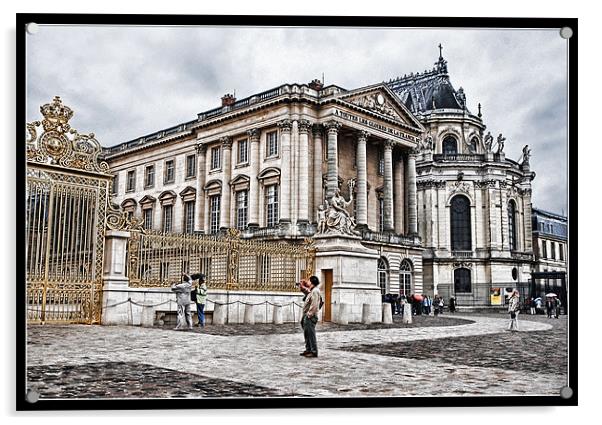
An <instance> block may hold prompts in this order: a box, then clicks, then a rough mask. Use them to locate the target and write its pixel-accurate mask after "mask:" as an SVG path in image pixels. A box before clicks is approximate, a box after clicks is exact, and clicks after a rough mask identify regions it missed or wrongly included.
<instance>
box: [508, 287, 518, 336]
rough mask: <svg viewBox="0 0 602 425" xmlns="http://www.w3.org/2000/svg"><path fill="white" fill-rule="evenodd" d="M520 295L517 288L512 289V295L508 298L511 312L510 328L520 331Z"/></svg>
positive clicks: (510, 329)
mask: <svg viewBox="0 0 602 425" xmlns="http://www.w3.org/2000/svg"><path fill="white" fill-rule="evenodd" d="M518 295H519V294H518V291H517V290H516V289H515V290H514V291H512V296H510V299H509V300H508V313H509V314H510V323H509V324H508V330H509V331H512V332H514V331H518V313H519V308H520V302H519V299H518Z"/></svg>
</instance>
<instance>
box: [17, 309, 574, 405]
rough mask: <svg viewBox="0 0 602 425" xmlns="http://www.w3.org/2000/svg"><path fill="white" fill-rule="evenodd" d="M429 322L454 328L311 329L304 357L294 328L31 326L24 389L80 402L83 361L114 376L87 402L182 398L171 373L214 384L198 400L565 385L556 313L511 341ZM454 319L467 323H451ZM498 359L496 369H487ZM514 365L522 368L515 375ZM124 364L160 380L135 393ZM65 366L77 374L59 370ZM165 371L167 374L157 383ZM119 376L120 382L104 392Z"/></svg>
mask: <svg viewBox="0 0 602 425" xmlns="http://www.w3.org/2000/svg"><path fill="white" fill-rule="evenodd" d="M431 319H432V320H438V321H445V320H450V322H451V323H452V325H451V326H418V327H395V326H393V327H389V328H381V329H364V330H348V331H341V330H339V331H325V330H326V328H327V326H322V325H321V324H318V329H320V328H321V327H322V328H324V329H323V331H322V332H320V333H319V334H318V346H319V348H320V353H319V354H320V356H319V357H318V358H314V359H311V358H310V359H307V358H303V357H300V356H299V355H298V354H299V352H300V351H302V349H303V337H302V335H301V334H299V333H298V332H297V330H294V332H295V333H281V334H276V333H272V334H263V335H240V334H238V335H232V334H231V335H210V334H208V333H207V332H176V331H172V330H168V329H161V328H140V327H125V326H124V327H121V326H116V327H107V326H84V325H70V326H45V327H42V326H32V327H30V328H29V329H28V353H27V356H28V357H27V358H28V366H29V378H30V383H29V385H30V386H31V387H33V388H36V389H38V391H40V392H41V397H42V398H44V397H51V396H54V397H57V396H58V397H66V396H67V394H68V395H69V396H70V397H80V395H79V393H78V392H77V391H75V392H74V390H73V388H80V391H82V394H84V393H85V394H87V396H90V391H92V390H90V391H88V390H85V389H82V388H81V386H79V387H77V386H75V387H74V386H73V384H74V382H77V381H78V380H79V381H81V379H80V378H81V375H82V374H85V373H89V372H86V371H85V369H80V368H79V366H83V365H90V364H96V365H97V366H96V368H97V369H99V368H105V369H114V372H113V371H112V372H110V373H109V372H104V375H103V376H104V378H103V379H100V378H98V379H96V380H94V382H97V381H98V382H100V383H99V385H98V388H97V389H96V390H95V391H96V392H94V391H92V393H93V394H95V396H97V397H113V396H118V394H120V395H119V396H120V397H123V394H124V391H125V390H124V389H123V388H124V387H125V388H131V392H135V393H136V394H138V395H137V396H139V394H140V391H142V392H143V393H144V394H145V395H146V396H147V397H179V396H183V395H182V394H179V395H178V394H173V393H170V392H166V390H165V387H163V386H161V385H158V384H159V383H164V382H165V381H166V380H167V379H168V378H167V376H171V375H170V374H171V373H173V372H171V371H177V372H181V373H183V374H186V376H187V379H188V380H189V381H193V380H194V381H195V382H200V383H204V382H208V383H207V385H211V386H212V388H211V389H210V390H207V391H206V392H203V390H202V388H201V389H199V387H195V388H196V390H193V389H190V388H189V389H188V391H190V392H187V393H186V396H191V397H199V396H208V395H209V394H217V396H219V394H232V393H231V392H230V393H227V391H228V388H238V389H237V390H235V392H236V391H239V392H240V394H239V393H237V396H258V397H261V396H265V395H270V394H284V395H296V396H303V395H307V394H312V395H316V396H323V397H332V396H336V397H341V396H408V395H410V396H411V395H437V396H445V395H525V394H528V395H557V394H558V393H559V390H560V388H561V387H562V386H564V385H565V383H566V368H565V366H563V365H566V359H564V360H563V357H566V318H565V317H564V316H563V317H562V318H561V319H558V320H555V319H552V320H550V319H545V318H543V319H542V318H539V317H537V318H531V317H527V318H526V320H521V322H520V326H521V332H519V333H514V334H510V333H507V332H505V328H506V326H507V323H508V320H507V319H506V317H505V316H504V315H491V316H483V315H471V316H455V317H454V318H449V316H447V317H445V316H444V317H442V318H437V319H435V318H432V317H427V318H423V319H421V320H423V321H424V322H425V323H427V322H428V323H429V324H431V323H434V322H430V320H431ZM456 319H464V320H467V321H469V322H460V323H458V322H453V320H456ZM521 319H524V317H521ZM448 324H449V323H448ZM210 328H211V327H207V328H206V329H207V330H208V329H210ZM429 349H430V350H431V351H430V353H429ZM532 355H545V356H548V357H550V358H552V360H551V362H552V363H551V364H553V368H550V369H553V373H546V370H549V369H545V368H542V369H541V370H539V369H538V367H537V365H536V364H535V361H533V359H532V358H531V357H533V356H532ZM496 356H497V357H498V358H499V361H495V359H496ZM448 357H449V359H448ZM511 357H518V358H520V359H521V360H520V361H519V360H516V361H513V363H511V365H510V366H511V367H508V363H507V360H505V359H509V358H511ZM452 359H453V360H452ZM471 359H472V360H471ZM525 359H527V360H525ZM521 362H524V363H525V365H521V367H517V366H516V365H517V364H518V363H521ZM193 363H194V364H195V365H196V366H195V367H198V368H199V369H200V370H202V372H200V373H199V375H201V376H199V377H198V378H197V377H194V379H192V378H193V374H197V372H195V371H194V370H193V367H192V364H193ZM99 364H104V365H102V366H99ZM122 364H128V365H132V364H135V365H140V364H142V365H143V366H142V368H143V369H144V368H147V370H155V368H156V369H161V373H159V372H157V374H156V375H153V376H154V378H153V379H154V380H151V382H150V383H149V382H148V381H146V382H147V386H146V387H144V386H141V384H140V383H138V384H137V383H136V382H137V380H138V381H139V380H140V374H139V373H137V372H136V370H137V369H136V368H131V367H126V368H124V367H123V366H122ZM199 365H202V366H199ZM308 365H310V367H308ZM48 366H53V367H55V369H54V374H55V375H57V374H59V376H60V379H59V378H57V377H56V376H55V377H54V378H51V379H50V381H51V382H46V380H47V379H48V378H46V379H44V378H40V377H41V376H42V377H43V376H44V374H46V371H48V370H52V369H51V368H49V367H48ZM65 366H78V367H77V368H74V369H71V370H72V371H73V370H74V372H70V373H65V372H64V371H63V370H62V368H64V367H65ZM563 368H564V369H563ZM165 370H169V371H170V372H169V373H167V376H166V375H165V373H166V372H164V371H165ZM51 375H52V372H51ZM120 375H123V378H122V379H123V380H124V381H125V382H126V383H125V384H121V385H114V384H109V383H110V382H113V381H111V380H112V379H117V380H118V379H119V378H118V376H120ZM96 376H98V375H96ZM169 379H170V381H171V382H173V379H172V378H169ZM207 380H211V381H207ZM42 381H44V383H43V384H42ZM118 382H122V381H118ZM90 385H92V384H90ZM44 386H46V387H44ZM201 387H202V384H201ZM44 388H47V389H46V390H45V389H44ZM44 391H47V393H45V392H44ZM101 392H102V394H103V395H102V396H101V395H99V394H100V393H101ZM126 392H127V394H128V395H129V394H130V392H129V390H128V391H126ZM81 397H84V395H81Z"/></svg>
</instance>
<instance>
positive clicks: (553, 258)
mask: <svg viewBox="0 0 602 425" xmlns="http://www.w3.org/2000/svg"><path fill="white" fill-rule="evenodd" d="M550 251H551V252H550V254H552V260H555V259H556V242H551V244H550Z"/></svg>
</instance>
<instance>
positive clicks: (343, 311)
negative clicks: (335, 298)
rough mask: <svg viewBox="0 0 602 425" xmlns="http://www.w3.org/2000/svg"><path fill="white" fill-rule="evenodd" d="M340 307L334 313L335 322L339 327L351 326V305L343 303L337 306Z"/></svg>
mask: <svg viewBox="0 0 602 425" xmlns="http://www.w3.org/2000/svg"><path fill="white" fill-rule="evenodd" d="M335 305H336V306H338V307H337V308H336V311H334V322H335V323H338V324H339V325H348V324H349V304H345V303H341V304H335Z"/></svg>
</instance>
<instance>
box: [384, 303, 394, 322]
mask: <svg viewBox="0 0 602 425" xmlns="http://www.w3.org/2000/svg"><path fill="white" fill-rule="evenodd" d="M382 310H383V323H386V324H391V323H393V313H392V312H391V304H387V303H383V304H382Z"/></svg>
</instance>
